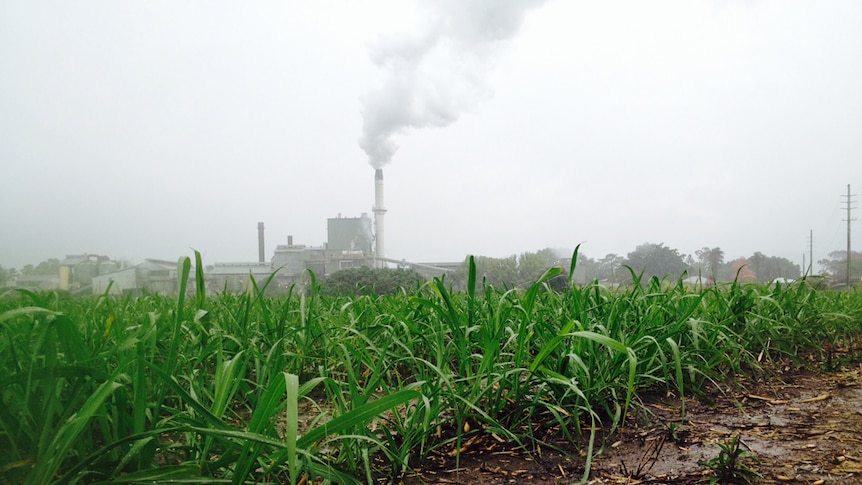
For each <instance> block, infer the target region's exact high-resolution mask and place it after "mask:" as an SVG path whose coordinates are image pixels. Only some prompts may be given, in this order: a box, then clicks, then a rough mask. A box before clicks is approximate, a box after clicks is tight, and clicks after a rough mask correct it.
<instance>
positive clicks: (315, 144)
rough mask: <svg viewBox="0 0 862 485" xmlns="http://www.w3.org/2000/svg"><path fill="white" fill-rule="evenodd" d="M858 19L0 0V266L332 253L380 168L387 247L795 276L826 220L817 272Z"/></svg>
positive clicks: (751, 8)
mask: <svg viewBox="0 0 862 485" xmlns="http://www.w3.org/2000/svg"><path fill="white" fill-rule="evenodd" d="M465 5H469V7H465ZM860 25H862V2H858V1H856V0H835V1H829V2H810V1H801V0H800V1H793V0H790V1H785V0H775V1H758V0H716V1H674V2H671V1H656V2H638V1H592V2H583V1H563V0H556V1H553V0H549V1H546V2H541V1H523V2H518V1H514V0H510V1H505V2H504V1H491V0H483V1H475V2H463V1H455V0H449V1H442V2H408V1H403V0H391V1H382V0H381V1H374V2H348V1H335V0H326V1H318V2H254V3H248V4H236V3H231V2H224V1H214V2H181V3H178V2H169V1H153V2H122V3H118V2H111V1H107V0H104V1H84V2H61V1H36V2H17V1H13V0H0V61H2V66H3V67H2V73H3V74H2V75H0V221H2V228H3V229H2V231H0V265H2V266H5V267H19V268H20V267H21V266H23V265H25V264H28V263H32V264H36V263H38V262H40V261H42V260H45V259H48V258H62V257H63V255H66V254H75V253H84V252H89V253H99V254H107V255H109V256H111V257H113V258H116V259H129V260H133V261H137V260H141V259H143V258H147V257H154V258H164V259H175V258H176V257H178V256H180V255H188V254H190V253H191V250H190V248H195V249H198V250H200V251H201V252H202V254H203V257H204V261H205V262H207V263H212V262H216V261H253V260H256V259H257V222H258V221H264V222H265V224H266V245H267V249H266V252H267V256H268V257H269V256H271V254H272V249H273V248H274V247H275V245H276V244H283V243H284V242H285V241H286V238H287V235H289V234H290V235H293V236H294V241H295V242H296V243H300V244H309V245H319V244H321V243H322V242H323V241H324V240H325V239H326V218H328V217H335V216H337V215H338V214H339V213H340V214H342V215H344V216H359V215H360V213H362V212H367V213H369V214H371V208H372V207H371V206H372V204H373V190H374V187H373V176H374V171H373V169H372V167H371V166H370V165H369V162H370V163H371V164H372V165H374V166H382V167H383V168H384V171H385V176H386V208H387V209H388V213H387V214H386V220H387V221H386V226H387V228H386V231H387V235H386V239H387V240H386V248H387V249H386V250H387V254H388V255H389V256H391V257H393V258H399V259H400V258H406V259H408V260H414V261H434V260H436V261H443V260H461V259H463V258H464V256H465V255H466V254H468V253H470V254H481V255H487V256H496V257H502V256H507V255H510V254H515V253H521V252H525V251H535V250H537V249H541V248H544V247H554V248H573V247H574V246H575V245H576V244H578V243H580V242H582V241H586V242H585V243H584V245H583V246H582V251H583V252H584V253H585V254H587V255H589V256H591V257H601V256H603V255H605V254H606V253H618V254H621V255H625V254H626V253H628V252H629V251H632V250H634V248H635V247H636V246H637V245H638V244H641V243H644V242H654V243H662V242H663V243H665V245H667V246H669V247H672V248H678V249H679V250H680V252H682V253H694V251H695V250H697V249H700V248H701V247H704V246H709V247H716V246H717V247H721V248H722V249H723V250H724V253H725V256H726V259H728V260H730V259H734V258H736V257H739V256H748V255H751V254H752V253H753V252H755V251H760V252H763V253H765V254H768V255H774V256H781V257H785V258H788V259H791V260H793V261H797V262H799V263H801V262H802V261H801V260H802V254H803V252H805V253H806V254H807V250H808V249H807V248H808V235H809V230H811V229H813V231H814V259H815V261H816V260H819V259H821V258H824V257H825V256H826V254H827V253H828V252H830V251H833V250H841V249H844V248H845V245H846V223H844V222H842V219H844V218H846V212H845V211H843V209H842V207H843V205H842V195H845V194H846V190H847V184H848V183H849V184H851V185H852V187H853V190H852V192H853V193H858V192H860V191H862V135H860V134H861V133H862V89H860V86H862V62H860V59H862V29H860V28H859V26H860ZM857 199H858V198H857ZM854 206H858V204H854ZM854 217H856V218H858V219H860V222H857V223H856V225H855V226H854V230H853V240H854V242H855V243H854V248H856V249H857V250H858V248H859V247H860V246H859V244H862V238H860V236H862V231H859V229H858V227H859V224H860V223H862V217H859V216H858V212H854ZM857 243H858V244H857Z"/></svg>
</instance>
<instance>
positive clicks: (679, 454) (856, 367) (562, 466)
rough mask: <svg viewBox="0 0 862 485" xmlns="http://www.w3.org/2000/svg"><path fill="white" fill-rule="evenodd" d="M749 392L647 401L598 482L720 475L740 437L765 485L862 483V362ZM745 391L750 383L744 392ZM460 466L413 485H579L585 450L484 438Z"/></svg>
mask: <svg viewBox="0 0 862 485" xmlns="http://www.w3.org/2000/svg"><path fill="white" fill-rule="evenodd" d="M739 382H740V384H741V385H742V386H743V387H742V388H744V389H745V390H744V391H742V390H734V391H730V390H725V392H720V391H718V390H714V391H711V392H710V393H709V394H710V398H711V399H712V400H713V403H712V404H710V405H708V404H704V403H701V402H699V401H697V400H695V399H687V400H686V402H685V406H686V416H685V419H684V420H683V419H681V407H680V405H681V403H680V401H679V400H678V399H674V398H671V397H668V396H665V395H653V396H648V397H646V398H644V399H645V400H644V402H643V404H644V409H647V410H649V411H648V412H640V413H639V414H638V415H636V416H631V417H630V419H629V422H628V423H627V426H626V428H625V429H624V430H623V431H622V432H620V433H618V434H617V435H615V436H613V437H611V438H610V439H609V440H608V441H607V446H606V448H605V449H604V450H603V452H602V453H601V454H599V455H598V456H596V457H595V459H594V461H593V466H592V473H591V474H590V481H589V483H590V484H595V485H604V484H632V485H634V484H693V483H698V481H700V480H703V479H708V478H709V477H710V476H711V471H710V470H709V469H708V468H706V467H704V466H702V465H699V464H698V461H708V460H710V459H712V458H715V457H716V456H717V455H718V454H719V451H720V448H719V446H718V444H717V443H724V444H727V443H730V440H731V439H732V437H734V436H739V439H740V440H741V443H742V446H741V448H742V450H744V451H746V452H748V453H751V454H752V455H754V456H755V457H756V458H757V459H758V460H759V461H756V462H755V461H751V460H749V461H747V462H745V463H746V464H747V465H748V466H749V467H750V468H752V469H753V470H755V471H757V472H758V473H760V474H761V475H762V476H763V479H762V480H761V481H760V483H765V484H772V483H795V484H809V485H812V484H814V485H819V484H857V483H858V484H862V365H860V364H853V365H851V366H848V367H845V368H843V369H841V370H838V371H835V372H832V373H829V374H820V373H817V372H814V371H811V370H791V369H789V368H785V370H784V371H782V372H781V373H780V374H779V375H777V376H776V377H775V378H773V379H770V380H767V381H761V382H754V381H752V380H750V379H747V378H745V377H744V376H740V377H739ZM737 389H741V388H737ZM473 448H474V449H473V451H468V452H466V453H464V454H463V455H462V458H461V463H460V467H459V468H458V469H455V467H454V463H453V461H452V459H451V458H447V457H446V456H445V455H441V456H439V457H437V461H436V462H432V463H431V464H429V466H428V467H427V468H426V469H425V470H423V471H422V472H421V474H420V476H418V477H411V478H409V479H407V480H405V481H404V482H403V483H405V484H408V485H412V484H418V483H423V482H424V483H429V484H442V483H446V484H454V483H462V484H502V483H523V484H533V483H535V484H570V483H577V482H578V481H579V480H580V479H581V477H582V475H583V462H584V458H583V457H582V456H578V455H575V456H567V455H565V454H559V453H549V452H541V453H537V454H535V455H533V456H527V455H525V454H523V453H517V452H514V451H511V450H506V449H504V448H503V447H502V446H500V445H495V444H494V443H492V442H491V440H484V441H481V442H480V440H477V441H476V443H475V446H474V447H473Z"/></svg>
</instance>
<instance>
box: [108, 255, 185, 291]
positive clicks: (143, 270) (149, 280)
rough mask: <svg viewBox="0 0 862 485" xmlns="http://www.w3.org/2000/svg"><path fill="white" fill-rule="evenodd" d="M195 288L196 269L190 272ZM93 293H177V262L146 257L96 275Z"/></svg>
mask: <svg viewBox="0 0 862 485" xmlns="http://www.w3.org/2000/svg"><path fill="white" fill-rule="evenodd" d="M189 279H190V281H191V285H190V286H189V287H190V288H191V289H192V290H194V269H192V272H191V273H190V274H189ZM92 285H93V294H96V295H101V294H103V293H105V292H106V291H108V288H109V285H110V294H112V295H125V294H129V293H132V294H135V293H142V292H147V293H152V294H157V295H167V296H171V295H176V294H177V291H178V290H179V284H178V273H177V263H176V262H174V261H164V260H159V259H146V260H144V262H143V263H141V264H138V265H136V266H133V267H131V268H125V269H121V270H118V271H115V272H113V273H108V274H103V275H98V276H94V277H93V278H92Z"/></svg>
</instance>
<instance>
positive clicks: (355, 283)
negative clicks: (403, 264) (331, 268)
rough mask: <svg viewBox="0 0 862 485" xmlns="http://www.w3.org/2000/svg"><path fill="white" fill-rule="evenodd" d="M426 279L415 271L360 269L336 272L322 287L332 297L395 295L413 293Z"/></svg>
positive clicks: (363, 267)
mask: <svg viewBox="0 0 862 485" xmlns="http://www.w3.org/2000/svg"><path fill="white" fill-rule="evenodd" d="M424 281H425V279H424V278H423V277H422V275H420V274H419V273H417V272H416V271H413V270H407V269H401V268H399V269H391V268H368V267H366V266H360V267H358V268H350V269H343V270H341V271H336V272H335V273H333V274H331V275H330V276H328V277H327V278H326V280H325V281H324V282H323V284H322V285H321V289H322V291H323V293H324V294H326V295H330V296H360V295H367V294H373V295H394V294H395V293H397V292H398V291H402V292H411V291H413V290H415V289H416V288H418V287H419V286H420V285H421V284H422V283H423V282H424Z"/></svg>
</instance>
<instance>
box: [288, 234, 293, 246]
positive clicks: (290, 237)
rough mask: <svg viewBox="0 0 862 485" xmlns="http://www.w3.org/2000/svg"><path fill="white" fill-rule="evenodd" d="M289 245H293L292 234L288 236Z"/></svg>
mask: <svg viewBox="0 0 862 485" xmlns="http://www.w3.org/2000/svg"><path fill="white" fill-rule="evenodd" d="M287 245H288V246H293V236H292V235H289V236H287Z"/></svg>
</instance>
